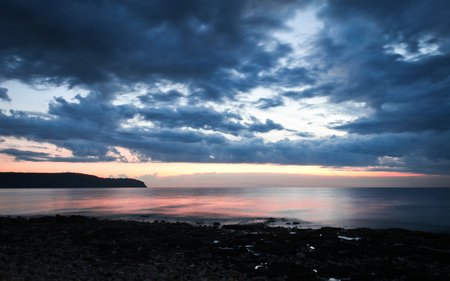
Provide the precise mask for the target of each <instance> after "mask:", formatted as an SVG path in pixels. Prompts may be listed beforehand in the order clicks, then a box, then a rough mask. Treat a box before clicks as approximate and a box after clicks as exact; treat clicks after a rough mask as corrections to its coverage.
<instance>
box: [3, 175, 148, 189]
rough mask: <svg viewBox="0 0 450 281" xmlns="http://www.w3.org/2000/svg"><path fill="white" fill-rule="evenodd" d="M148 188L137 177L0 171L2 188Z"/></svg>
mask: <svg viewBox="0 0 450 281" xmlns="http://www.w3.org/2000/svg"><path fill="white" fill-rule="evenodd" d="M121 187H122V188H123V187H126V188H146V187H147V186H146V185H145V183H144V182H142V181H140V180H136V179H110V178H100V177H97V176H93V175H87V174H81V173H13V172H1V173H0V188H39V189H42V188H121Z"/></svg>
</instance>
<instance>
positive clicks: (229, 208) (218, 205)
mask: <svg viewBox="0 0 450 281" xmlns="http://www.w3.org/2000/svg"><path fill="white" fill-rule="evenodd" d="M55 214H61V215H73V214H79V215H87V216H97V217H107V218H122V219H139V220H149V221H153V220H155V219H166V220H168V221H176V220H180V221H187V222H198V221H201V222H203V223H205V224H208V223H211V222H212V221H220V222H222V223H237V222H242V221H253V220H257V219H266V218H269V217H272V218H275V219H276V222H274V223H272V225H284V226H292V225H287V224H286V223H292V222H294V221H296V222H300V225H298V226H299V227H301V228H317V227H321V226H336V227H345V228H355V227H371V228H390V227H401V228H407V229H412V230H423V231H438V232H450V188H278V187H277V188H164V189H163V188H160V189H158V188H136V189H135V188H111V189H109V188H108V189H105V188H83V189H70V188H67V189H62V188H61V189H0V215H1V216H6V215H11V216H16V215H21V216H35V215H55Z"/></svg>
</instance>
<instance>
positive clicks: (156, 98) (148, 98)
mask: <svg viewBox="0 0 450 281" xmlns="http://www.w3.org/2000/svg"><path fill="white" fill-rule="evenodd" d="M182 97H184V95H183V94H182V93H180V92H178V91H177V90H170V91H168V92H166V93H161V92H157V93H147V94H145V95H141V96H138V99H139V101H140V102H141V103H144V104H154V103H158V102H167V103H176V101H177V100H179V99H180V98H182Z"/></svg>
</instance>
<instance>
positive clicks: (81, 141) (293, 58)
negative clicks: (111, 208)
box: [0, 0, 450, 187]
mask: <svg viewBox="0 0 450 281" xmlns="http://www.w3.org/2000/svg"><path fill="white" fill-rule="evenodd" d="M449 11H450V1H446V0H437V1H431V0H430V1H414V0H408V1H398V0H389V1H384V0H383V1H380V0H376V1H375V0H366V1H352V0H333V1H331V0H330V1H326V0H317V1H309V0H303V1H290V0H278V1H270V0H260V1H256V0H248V1H244V0H236V1H234V0H227V1H194V0H169V1H166V0H164V1H163V0H161V1H153V0H150V1H144V0H127V1H119V0H108V1H107V0H103V1H102V0H96V1H94V0H93V1H87V0H79V1H73V0H67V1H59V0H39V1H26V0H14V1H8V0H3V1H1V2H0V171H3V172H7V171H15V172H81V173H88V174H94V175H97V176H102V177H108V176H112V177H131V178H138V179H141V180H144V182H145V183H146V184H147V186H155V187H156V186H425V187H426V186H447V187H448V186H450V141H449V139H450V17H448V13H449Z"/></svg>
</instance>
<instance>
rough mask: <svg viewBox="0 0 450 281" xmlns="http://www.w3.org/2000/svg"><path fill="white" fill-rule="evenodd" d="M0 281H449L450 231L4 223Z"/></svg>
mask: <svg viewBox="0 0 450 281" xmlns="http://www.w3.org/2000/svg"><path fill="white" fill-rule="evenodd" d="M0 225H1V228H0V247H1V248H0V250H1V251H0V280H13V281H19V280H23V281H25V280H230V281H231V280H277V281H281V280H330V281H332V280H449V278H450V262H449V261H450V234H449V233H431V232H420V231H409V230H405V229H368V228H360V229H342V228H330V227H324V228H321V229H303V228H302V227H301V225H292V226H289V227H267V222H258V223H250V224H238V225H221V224H220V223H212V224H211V225H201V224H198V225H194V224H187V223H180V222H178V223H168V222H166V221H164V220H155V221H154V222H139V221H125V220H107V219H98V218H93V217H84V216H59V215H57V216H44V217H35V218H23V217H15V218H12V217H0Z"/></svg>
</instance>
